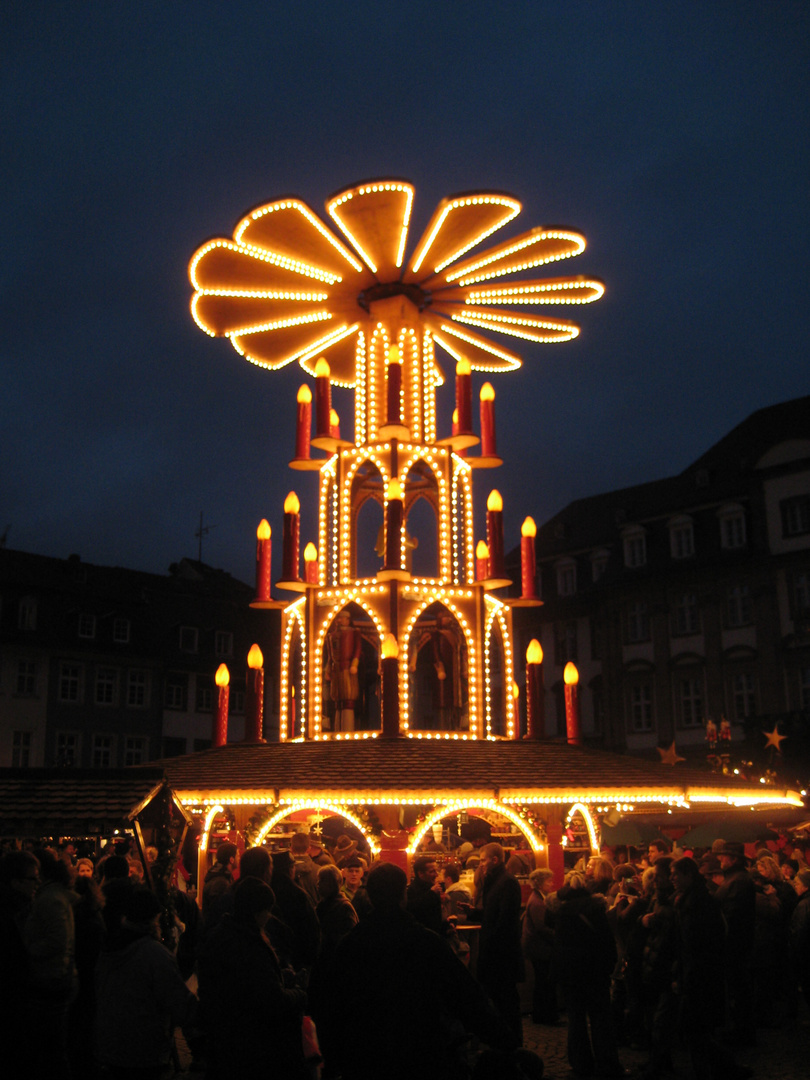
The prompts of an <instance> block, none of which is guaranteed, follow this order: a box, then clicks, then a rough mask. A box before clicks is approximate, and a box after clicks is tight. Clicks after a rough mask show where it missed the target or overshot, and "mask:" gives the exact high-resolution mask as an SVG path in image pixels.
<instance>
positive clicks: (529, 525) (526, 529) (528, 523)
mask: <svg viewBox="0 0 810 1080" xmlns="http://www.w3.org/2000/svg"><path fill="white" fill-rule="evenodd" d="M520 535H521V536H537V526H536V525H535V523H534V518H530V517H527V518H526V520H525V521H524V522H523V524H522V525H521V526H520Z"/></svg>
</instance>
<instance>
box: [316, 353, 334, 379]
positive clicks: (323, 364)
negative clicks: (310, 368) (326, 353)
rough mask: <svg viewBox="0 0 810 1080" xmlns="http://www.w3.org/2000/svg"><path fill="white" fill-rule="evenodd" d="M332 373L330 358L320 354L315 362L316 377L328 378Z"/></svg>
mask: <svg viewBox="0 0 810 1080" xmlns="http://www.w3.org/2000/svg"><path fill="white" fill-rule="evenodd" d="M330 375H331V368H330V367H329V362H328V360H327V359H326V358H325V357H323V356H319V357H318V359H317V361H316V362H315V378H316V379H328V378H329V376H330Z"/></svg>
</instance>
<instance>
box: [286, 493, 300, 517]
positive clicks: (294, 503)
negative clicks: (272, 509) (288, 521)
mask: <svg viewBox="0 0 810 1080" xmlns="http://www.w3.org/2000/svg"><path fill="white" fill-rule="evenodd" d="M300 512H301V503H300V501H299V499H298V496H297V495H296V494H295V492H294V491H291V492H290V494H289V495H288V496H287V498H286V499H285V500H284V513H285V514H299V513H300Z"/></svg>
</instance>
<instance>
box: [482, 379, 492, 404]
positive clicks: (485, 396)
mask: <svg viewBox="0 0 810 1080" xmlns="http://www.w3.org/2000/svg"><path fill="white" fill-rule="evenodd" d="M479 396H480V398H481V401H494V400H495V387H494V386H493V385H492V383H490V382H485V383H484V385H483V386H482V387H481V393H480V395H479Z"/></svg>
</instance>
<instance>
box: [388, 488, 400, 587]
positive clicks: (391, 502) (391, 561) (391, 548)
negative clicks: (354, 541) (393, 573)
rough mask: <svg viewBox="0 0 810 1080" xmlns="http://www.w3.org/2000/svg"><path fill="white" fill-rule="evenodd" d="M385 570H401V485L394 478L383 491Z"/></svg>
mask: <svg viewBox="0 0 810 1080" xmlns="http://www.w3.org/2000/svg"><path fill="white" fill-rule="evenodd" d="M385 504H386V505H385V566H384V569H385V570H400V569H401V568H402V485H401V484H400V482H399V480H397V479H396V477H395V478H394V479H393V480H391V481H390V483H389V484H388V487H387V488H386V491H385Z"/></svg>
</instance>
